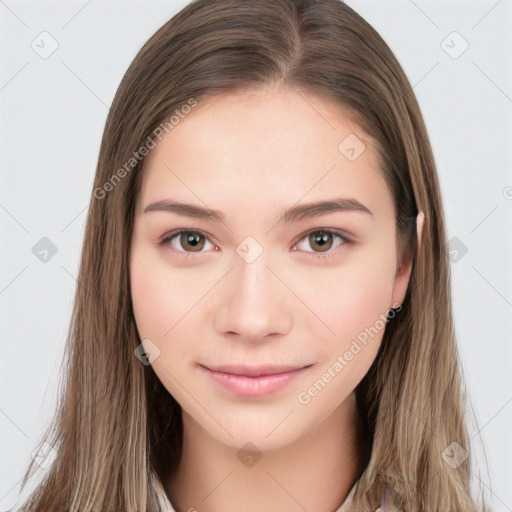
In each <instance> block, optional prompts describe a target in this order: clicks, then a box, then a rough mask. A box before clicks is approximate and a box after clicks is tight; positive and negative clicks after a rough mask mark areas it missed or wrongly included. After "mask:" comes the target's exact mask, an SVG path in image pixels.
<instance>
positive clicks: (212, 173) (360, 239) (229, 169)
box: [130, 90, 410, 450]
mask: <svg viewBox="0 0 512 512" xmlns="http://www.w3.org/2000/svg"><path fill="white" fill-rule="evenodd" d="M143 172H144V176H143V184H142V189H141V192H140V194H139V197H138V202H137V205H136V213H135V222H134V230H133V238H132V240H131V253H130V278H131V293H132V301H133V308H134V315H135V319H136V324H137V328H138V331H139V334H140V338H141V340H143V347H144V349H146V350H147V352H148V353H149V354H150V360H152V366H153V369H154V371H155V373H156V375H157V376H158V378H159V379H160V380H161V382H162V383H163V385H164V386H165V387H166V389H167V390H168V391H169V393H171V394H172V395H173V396H174V398H175V399H176V400H177V402H178V403H179V404H180V405H181V407H182V411H183V420H184V424H185V427H186V428H187V425H189V426H190V427H191V428H192V427H193V428H196V429H200V430H201V431H203V432H206V433H208V434H209V435H211V436H212V437H213V438H215V439H216V440H218V441H220V442H222V443H224V444H226V445H229V446H232V447H241V446H243V445H245V444H246V443H247V442H248V441H251V442H252V443H253V444H254V445H256V446H257V447H258V448H259V449H260V450H264V449H273V448H278V447H280V446H284V445H286V444H289V443H292V442H294V441H297V440H299V439H301V438H303V437H305V436H307V435H308V433H310V432H312V431H313V429H315V427H317V426H318V425H319V424H320V423H321V422H323V421H325V420H327V419H328V418H330V417H331V416H332V415H333V414H334V413H335V412H336V411H337V410H341V409H340V408H341V407H342V404H343V403H344V402H345V401H346V400H347V399H348V398H350V397H351V394H352V393H353V391H354V389H355V387H356V386H357V384H358V383H359V382H360V381H361V379H362V378H363V377H364V375H365V374H366V373H367V371H368V369H369V367H370V366H371V364H372V362H373V360H374V358H375V356H376V354H377V351H378V348H379V345H380V343H381V340H382V335H383V333H384V328H385V326H386V318H387V317H386V315H387V313H388V312H389V310H390V308H393V307H397V306H398V305H399V304H400V303H401V302H402V301H403V298H404V296H405V292H406V288H407V284H408V279H409V273H410V267H408V268H403V269H397V260H398V254H397V252H396V245H397V244H396V231H395V214H394V205H393V199H392V196H391V193H390V191H389V190H388V188H387V186H386V183H385V181H384V180H383V178H382V177H381V176H380V175H379V172H378V163H377V153H376V151H375V150H374V146H373V144H372V139H371V138H370V137H369V136H368V135H367V134H365V133H364V132H362V130H361V129H360V128H359V127H358V126H356V125H354V124H352V123H350V122H349V121H348V119H347V118H346V116H344V114H343V111H342V110H341V108H340V107H339V106H337V105H335V104H333V103H330V102H327V101H325V100H323V99H321V98H319V97H317V96H314V95H311V94H306V93H300V94H298V93H296V92H292V91H287V90H253V91H244V92H239V93H236V94H234V93H231V94H229V95H224V96H217V97H215V98H213V99H209V100H207V101H206V102H204V103H201V104H200V105H199V106H197V107H196V108H195V109H193V110H192V111H191V112H190V113H189V114H188V115H187V116H186V117H184V118H183V119H181V120H180V122H179V124H177V125H175V126H174V129H173V130H172V131H170V132H169V133H168V134H167V135H165V137H163V138H162V140H161V141H160V142H159V143H158V144H157V145H156V147H155V148H154V149H152V150H151V151H150V153H149V154H148V156H147V158H146V160H145V164H144V171H143ZM177 203H179V204H181V205H182V206H181V207H178V206H176V204H177ZM316 203H325V204H323V206H322V205H317V206H312V205H313V204H316ZM184 204H187V205H191V206H183V205H184ZM285 212H287V213H285ZM396 314H400V313H396ZM291 411H293V412H294V414H291ZM284 418H286V419H284ZM283 419H284V420H283Z"/></svg>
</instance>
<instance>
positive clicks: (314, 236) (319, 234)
mask: <svg viewBox="0 0 512 512" xmlns="http://www.w3.org/2000/svg"><path fill="white" fill-rule="evenodd" d="M336 239H337V241H336ZM350 242H351V239H350V238H348V237H347V236H344V235H343V234H341V233H338V232H336V231H333V230H331V229H315V230H313V231H310V232H309V233H306V234H305V235H304V236H303V237H302V238H300V239H299V242H298V243H297V244H296V246H297V247H298V248H299V249H300V250H301V251H304V252H309V253H312V254H313V255H314V256H318V257H322V256H331V255H333V253H334V252H335V250H336V249H337V248H338V247H339V246H340V245H346V244H349V243H350ZM303 245H308V246H309V247H310V248H311V249H312V250H311V249H308V248H304V247H302V246H303Z"/></svg>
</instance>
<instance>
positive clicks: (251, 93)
mask: <svg viewBox="0 0 512 512" xmlns="http://www.w3.org/2000/svg"><path fill="white" fill-rule="evenodd" d="M143 173H144V176H143V182H142V189H141V193H140V196H139V210H140V208H143V206H144V205H143V204H141V203H147V202H148V201H157V200H162V199H165V198H166V195H171V194H172V195H174V196H176V195H178V196H179V197H180V198H182V199H183V200H189V199H195V201H196V202H197V200H198V199H201V198H203V199H205V201H206V202H207V203H208V205H209V206H212V207H213V204H211V203H214V204H215V206H216V207H218V208H219V209H221V210H223V209H224V208H223V207H222V206H223V205H226V204H227V203H229V204H231V205H236V204H238V205H239V206H240V208H241V209H243V208H244V205H246V206H248V205H249V204H250V205H252V206H255V205H257V204H259V205H260V206H261V207H262V208H265V209H268V208H272V206H273V205H282V204H283V203H285V204H293V203H296V202H298V201H300V200H301V198H304V200H305V201H306V200H307V201H313V200H317V199H325V198H330V197H338V196H357V198H358V199H359V200H360V201H361V202H363V203H364V204H366V203H379V202H380V203H383V202H384V203H387V204H382V205H381V206H383V207H385V206H387V207H388V208H389V207H391V208H393V205H392V202H391V201H392V199H391V195H390V193H389V191H388V189H387V186H386V184H385V182H384V180H383V178H382V177H381V175H380V172H379V168H378V155H377V151H376V147H375V144H374V141H373V139H372V138H371V137H370V136H369V135H368V134H366V133H365V132H363V131H362V129H361V128H360V127H359V126H357V125H356V124H355V123H353V122H352V121H351V120H350V118H349V117H348V116H347V115H346V114H345V112H344V111H343V109H342V108H341V107H340V106H338V105H336V104H334V103H332V102H330V101H328V100H325V99H322V98H320V97H318V96H315V95H312V94H308V93H304V92H298V91H295V90H283V89H274V90H268V89H260V90H247V91H240V92H236V93H230V94H223V95H220V96H216V97H213V98H210V99H208V100H206V101H204V102H202V103H200V104H199V105H198V106H197V107H195V108H194V109H193V110H192V111H191V112H190V113H189V114H187V115H185V116H183V118H182V119H180V121H179V123H178V124H177V125H175V126H174V128H173V129H172V130H171V131H170V132H169V133H168V134H167V135H165V136H164V137H163V138H162V140H161V141H160V142H158V143H157V145H156V147H155V148H154V149H152V150H151V151H150V152H149V154H148V155H147V157H146V160H145V163H144V170H143ZM386 194H387V196H386ZM383 200H384V201H383ZM374 205H375V206H376V207H379V204H374ZM239 213H240V212H239Z"/></svg>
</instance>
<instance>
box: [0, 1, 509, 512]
mask: <svg viewBox="0 0 512 512" xmlns="http://www.w3.org/2000/svg"><path fill="white" fill-rule="evenodd" d="M186 3H187V2H185V1H176V0H169V1H150V2H149V1H148V2H134V1H131V2H121V1H118V2H114V1H100V0H93V1H91V0H90V1H88V2H87V1H83V0H80V1H78V0H73V1H66V2H64V1H62V2H53V3H49V2H44V3H43V2H36V1H31V2H21V1H15V0H5V1H4V0H0V25H1V36H0V37H1V57H2V63H1V69H0V105H1V121H2V122H1V130H2V133H1V138H0V140H1V151H0V158H1V172H2V174H1V189H0V224H1V227H2V246H1V248H2V250H1V256H2V263H1V267H0V308H1V316H0V319H1V327H2V329H1V331H2V347H1V356H0V357H1V363H0V364H1V380H0V386H1V388H0V432H1V445H0V448H1V456H0V460H1V469H0V510H6V509H9V508H10V507H11V506H12V505H13V504H14V502H15V500H16V497H17V494H18V491H19V483H20V479H21V477H22V475H23V472H24V470H25V468H26V466H27V464H28V461H29V458H30V454H31V452H32V451H33V450H34V448H35V446H36V444H37V441H38V438H39V436H40V435H41V433H42V431H43V429H44V427H45V425H46V422H47V421H48V420H49V419H50V418H51V416H52V414H53V410H54V406H55V399H56V393H57V386H58V379H59V366H60V362H61V357H62V351H63V347H64V342H65V336H66V331H67V327H68V321H69V316H70V312H71V302H72V299H73V293H74V289H75V286H76V275H77V268H78V261H79V253H80V250H81V241H82V236H83V227H84V221H85V212H86V207H87V204H88V198H89V194H90V189H91V187H92V181H93V175H94V171H95V166H96V159H97V156H98V151H99V145H100V139H101V135H102V131H103V127H104V122H105V119H106V115H107V111H108V107H109V105H110V103H111V101H112V99H113V97H114V94H115V91H116V89H117V87H118V85H119V82H120V80H121V78H122V76H123V74H124V72H125V70H126V68H127V67H128V65H129V64H130V62H131V60H132V59H133V57H134V56H135V54H136V52H137V51H138V50H139V48H140V47H141V45H142V44H143V43H144V42H145V41H146V40H147V39H148V38H149V37H150V36H151V35H152V34H153V33H154V32H155V31H156V30H157V29H158V28H159V27H160V26H161V25H163V23H164V22H165V21H167V20H168V19H169V18H170V17H171V16H172V15H173V14H174V13H176V12H177V11H178V10H179V9H180V8H181V7H182V6H184V5H185V4H186ZM347 3H348V4H349V5H350V6H352V7H353V8H354V9H355V10H356V11H358V12H359V13H360V14H361V15H362V16H363V17H365V18H366V19H367V20H368V21H369V22H370V23H371V24H372V25H373V26H374V27H375V28H376V29H377V31H378V32H379V33H380V34H381V35H382V36H383V38H384V39H385V40H386V42H387V43H388V44H389V45H390V47H391V49H392V50H393V51H394V52H395V54H396V55H397V57H398V59H399V61H400V62H401V64H402V65H403V67H404V69H405V72H406V74H407V76H408V77H409V79H410V81H411V83H412V85H413V86H414V90H415V92H416V95H417V97H418V100H419V102H420V106H421V108H422V111H423V114H424V118H425V121H426V124H427V128H428V130H429V134H430V137H431V142H432V145H433V149H434V154H435V157H436V162H437V166H438V172H439V177H440V181H441V186H442V190H443V196H444V203H445V210H446V221H447V226H448V233H449V237H450V238H452V237H457V238H458V239H459V242H452V243H454V244H458V245H454V246H453V247H454V248H456V247H457V250H458V251H459V252H458V254H457V256H456V258H455V259H456V260H457V261H453V262H452V265H451V269H452V281H453V296H454V306H455V313H456V328H457V336H458V343H459V348H460V353H461V358H462V363H463V365H464V373H465V376H466V379H467V386H468V392H469V394H470V396H471V399H472V404H473V407H474V410H475V413H476V419H477V422H478V423H477V425H476V426H475V425H472V426H470V429H471V430H470V433H471V436H472V438H473V439H475V440H478V439H479V436H477V434H478V431H480V433H481V436H482V439H483V442H484V447H485V450H486V452H487V459H488V464H489V473H490V479H491V480H490V482H491V486H492V496H493V499H494V510H496V511H512V488H511V486H510V481H512V480H511V477H512V463H511V459H512V444H511V443H510V439H511V434H510V432H511V427H512V404H511V403H510V402H511V401H512V385H511V383H512V377H511V375H510V373H511V372H510V368H511V362H512V344H511V342H510V341H511V336H510V332H511V330H512V271H511V265H510V262H511V261H512V258H511V256H512V247H511V246H512V242H511V233H512V229H511V227H512V173H511V168H512V166H511V153H512V151H511V142H512V137H511V134H512V122H511V120H512V76H511V75H512V73H511V69H512V66H511V62H512V58H511V57H512V51H511V50H512V44H511V42H512V37H511V33H512V0H500V1H496V0H485V1H483V0H482V1H476V0H474V1H465V2H462V1H458V2H457V1H451V2H450V3H449V4H448V2H441V1H436V2H434V1H426V0H415V1H412V0H401V1H398V0H394V1H386V2H377V1H375V0H373V1H369V0H349V1H348V2H347ZM44 31H46V32H48V33H49V34H51V37H49V36H45V35H40V34H41V33H42V32H44ZM454 31H455V32H457V34H452V33H453V32H454ZM51 38H53V39H54V40H56V41H57V43H58V48H57V50H56V51H55V52H54V53H53V54H52V55H50V56H49V57H48V58H42V57H41V56H40V54H39V53H37V52H36V51H35V50H34V49H33V48H32V46H31V45H33V46H34V47H36V48H38V51H39V52H40V53H41V52H43V51H48V50H49V49H51ZM443 41H444V42H443ZM465 41H466V42H467V43H466V42H465ZM466 44H469V47H468V48H467V50H466V51H464V53H462V54H460V55H459V53H460V52H461V51H462V50H463V49H464V47H465V45H466ZM455 57H456V58H455ZM43 237H47V238H49V239H50V240H51V241H52V243H53V244H54V245H55V246H56V248H57V252H56V254H55V255H53V256H51V253H49V255H48V256H47V261H46V262H43V261H41V260H40V259H39V258H38V257H36V255H35V254H34V253H33V252H32V248H33V247H34V246H35V245H36V244H37V243H38V241H40V239H41V238H43ZM462 244H463V246H464V247H466V248H467V253H465V254H463V252H464V251H462V252H461V251H460V248H461V247H462ZM461 255H462V257H461ZM40 256H41V255H40ZM50 256H51V257H50ZM454 256H455V253H454ZM471 455H472V457H473V458H474V459H475V460H476V461H477V463H478V464H479V467H480V470H479V473H478V471H477V475H478V474H479V476H480V478H481V480H482V482H483V484H485V485H486V486H487V485H489V479H488V476H487V469H486V462H485V459H484V458H483V457H482V456H481V454H479V452H478V446H476V447H475V448H474V449H473V450H472V452H471ZM475 479H476V476H475ZM475 482H477V483H478V480H475Z"/></svg>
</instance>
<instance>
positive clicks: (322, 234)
mask: <svg viewBox="0 0 512 512" xmlns="http://www.w3.org/2000/svg"><path fill="white" fill-rule="evenodd" d="M333 235H334V233H330V232H328V231H312V232H311V233H310V234H309V244H310V246H311V247H312V248H313V249H315V246H316V247H317V248H318V249H319V251H320V252H325V251H328V250H329V249H330V248H331V247H332V244H333V242H332V238H333Z"/></svg>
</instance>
